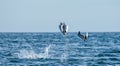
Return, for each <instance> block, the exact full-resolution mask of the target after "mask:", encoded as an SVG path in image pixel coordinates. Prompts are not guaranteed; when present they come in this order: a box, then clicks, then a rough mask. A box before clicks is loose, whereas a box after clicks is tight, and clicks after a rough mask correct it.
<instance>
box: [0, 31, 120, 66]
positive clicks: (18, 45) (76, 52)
mask: <svg viewBox="0 0 120 66" xmlns="http://www.w3.org/2000/svg"><path fill="white" fill-rule="evenodd" d="M82 34H84V32H83V33H82ZM0 66H120V32H89V36H88V39H87V41H83V40H82V39H81V38H79V37H78V36H77V32H73V33H72V32H70V33H68V34H67V35H66V36H63V35H62V34H61V33H59V32H53V33H52V32H51V33H50V32H45V33H44V32H43V33H41V32H38V33H37V32H36V33H35V32H34V33H32V32H31V33H30V32H28V33H27V32H26V33H19V32H16V33H14V32H1V33H0Z"/></svg>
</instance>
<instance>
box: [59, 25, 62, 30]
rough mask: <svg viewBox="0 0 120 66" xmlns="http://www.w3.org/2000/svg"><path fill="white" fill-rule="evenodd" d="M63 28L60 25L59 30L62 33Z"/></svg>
mask: <svg viewBox="0 0 120 66" xmlns="http://www.w3.org/2000/svg"><path fill="white" fill-rule="evenodd" d="M61 26H62V25H61V24H60V25H59V29H60V31H61V32H62V27H61Z"/></svg>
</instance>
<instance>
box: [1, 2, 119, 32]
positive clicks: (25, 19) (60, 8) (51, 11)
mask: <svg viewBox="0 0 120 66" xmlns="http://www.w3.org/2000/svg"><path fill="white" fill-rule="evenodd" d="M61 21H64V22H65V23H66V24H68V25H69V31H70V32H77V31H79V30H80V31H81V32H92V31H96V32H98V31H100V32H101V31H102V32H104V31H119V32H120V0H0V32H59V29H58V25H59V23H60V22H61Z"/></svg>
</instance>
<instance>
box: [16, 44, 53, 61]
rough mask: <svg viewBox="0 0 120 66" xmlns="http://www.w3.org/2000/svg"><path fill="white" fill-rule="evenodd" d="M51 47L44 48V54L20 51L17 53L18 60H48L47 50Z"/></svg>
mask: <svg viewBox="0 0 120 66" xmlns="http://www.w3.org/2000/svg"><path fill="white" fill-rule="evenodd" d="M50 47H51V45H49V46H48V47H46V48H45V50H44V53H35V52H34V51H33V50H25V49H23V50H20V52H19V53H17V56H18V58H21V59H23V58H26V59H37V58H48V57H49V49H50Z"/></svg>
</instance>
